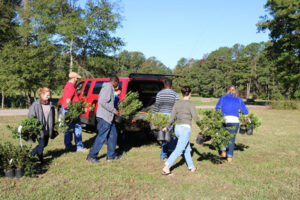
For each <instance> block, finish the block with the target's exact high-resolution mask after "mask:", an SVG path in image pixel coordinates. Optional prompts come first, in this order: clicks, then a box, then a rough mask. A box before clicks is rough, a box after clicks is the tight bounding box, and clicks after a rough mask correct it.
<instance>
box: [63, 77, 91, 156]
mask: <svg viewBox="0 0 300 200" xmlns="http://www.w3.org/2000/svg"><path fill="white" fill-rule="evenodd" d="M79 78H81V76H80V75H79V74H77V73H76V72H70V73H69V81H68V82H67V83H66V85H65V87H64V91H63V103H62V114H63V116H64V115H65V114H66V113H67V112H68V103H69V102H77V101H79V97H78V95H77V92H76V89H75V84H76V82H77V80H78V79H79ZM81 131H82V128H81V122H80V118H78V119H77V120H76V121H75V122H72V123H71V124H69V128H68V130H67V132H66V133H65V138H64V143H65V148H66V151H70V148H71V142H72V135H73V133H74V138H75V145H76V151H79V152H87V151H88V150H87V149H86V148H84V146H83V143H82V136H81Z"/></svg>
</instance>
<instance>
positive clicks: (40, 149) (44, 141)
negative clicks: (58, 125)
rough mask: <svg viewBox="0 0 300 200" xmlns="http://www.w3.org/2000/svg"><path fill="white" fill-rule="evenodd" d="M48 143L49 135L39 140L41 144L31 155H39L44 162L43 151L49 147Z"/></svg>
mask: <svg viewBox="0 0 300 200" xmlns="http://www.w3.org/2000/svg"><path fill="white" fill-rule="evenodd" d="M48 141H49V136H48V135H46V136H44V138H40V139H39V140H38V143H39V144H38V145H37V146H36V147H35V148H34V149H32V151H31V155H33V156H35V155H37V156H38V157H39V159H40V161H43V151H44V148H45V147H46V146H47V145H48Z"/></svg>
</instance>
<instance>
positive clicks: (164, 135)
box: [144, 110, 171, 142]
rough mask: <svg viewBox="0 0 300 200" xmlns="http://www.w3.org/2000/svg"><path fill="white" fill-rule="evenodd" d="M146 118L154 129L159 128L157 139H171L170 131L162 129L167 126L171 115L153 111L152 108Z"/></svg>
mask: <svg viewBox="0 0 300 200" xmlns="http://www.w3.org/2000/svg"><path fill="white" fill-rule="evenodd" d="M144 120H145V121H147V122H149V123H150V124H152V125H153V127H154V129H155V130H157V131H158V132H157V140H158V141H167V142H169V141H170V139H171V135H170V132H169V131H168V132H163V131H162V130H161V129H162V128H164V127H166V126H167V124H168V122H169V116H166V115H164V114H163V113H160V112H156V113H153V111H152V110H150V111H149V112H148V113H147V114H146V115H145V117H144Z"/></svg>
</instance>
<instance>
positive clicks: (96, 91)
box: [93, 81, 103, 94]
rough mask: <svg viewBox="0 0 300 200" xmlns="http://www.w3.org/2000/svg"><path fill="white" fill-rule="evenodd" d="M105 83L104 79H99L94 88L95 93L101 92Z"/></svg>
mask: <svg viewBox="0 0 300 200" xmlns="http://www.w3.org/2000/svg"><path fill="white" fill-rule="evenodd" d="M102 85H103V81H97V82H96V83H95V86H94V89H93V94H99V93H100V91H101V88H102Z"/></svg>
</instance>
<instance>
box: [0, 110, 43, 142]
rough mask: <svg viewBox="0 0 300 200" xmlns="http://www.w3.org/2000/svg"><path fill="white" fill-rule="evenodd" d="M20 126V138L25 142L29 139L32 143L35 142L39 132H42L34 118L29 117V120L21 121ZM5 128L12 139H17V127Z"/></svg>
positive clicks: (38, 122) (40, 126) (39, 124)
mask: <svg viewBox="0 0 300 200" xmlns="http://www.w3.org/2000/svg"><path fill="white" fill-rule="evenodd" d="M20 126H22V130H21V137H22V139H24V140H25V141H28V140H30V139H31V140H32V141H33V142H35V140H36V139H37V138H38V137H39V135H40V131H41V130H42V125H41V123H40V121H39V120H38V119H37V118H36V117H35V116H30V117H29V118H27V119H24V120H22V122H21V123H20ZM6 127H7V128H8V129H9V130H10V131H11V132H12V135H13V138H19V133H18V128H17V127H11V126H9V125H7V126H6Z"/></svg>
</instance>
